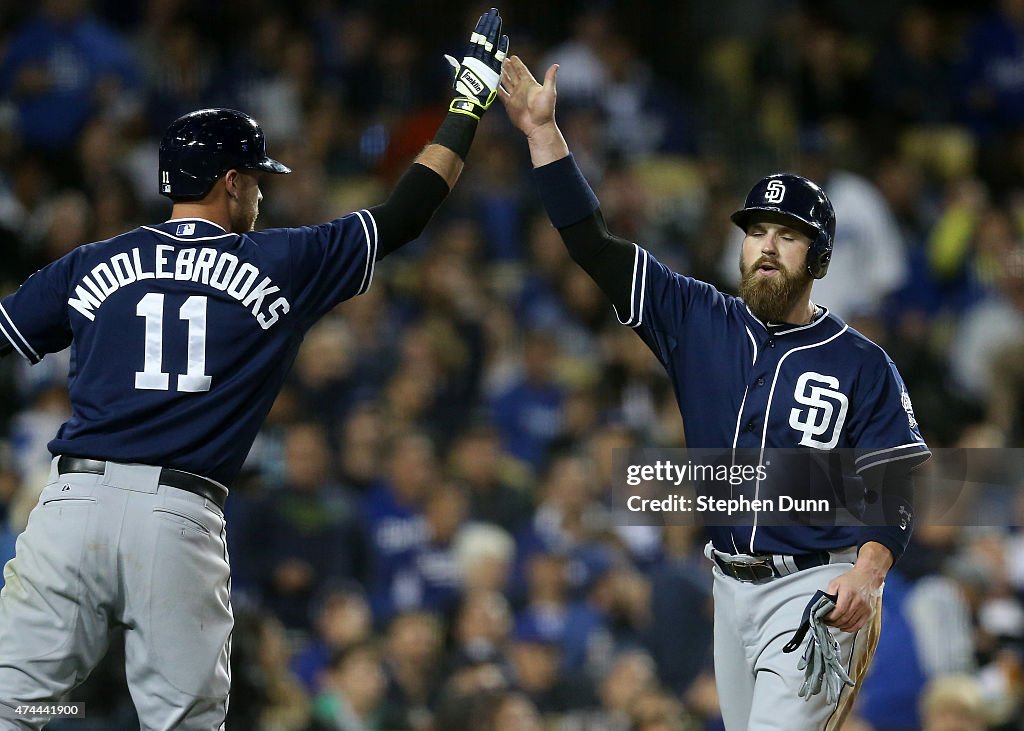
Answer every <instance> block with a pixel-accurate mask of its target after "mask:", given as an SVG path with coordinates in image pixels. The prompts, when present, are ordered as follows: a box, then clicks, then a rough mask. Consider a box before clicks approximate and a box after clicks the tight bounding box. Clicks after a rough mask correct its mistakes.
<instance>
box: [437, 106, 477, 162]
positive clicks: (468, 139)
mask: <svg viewBox="0 0 1024 731" xmlns="http://www.w3.org/2000/svg"><path fill="white" fill-rule="evenodd" d="M477 124H479V120H478V119H476V117H470V116H469V115H467V114H458V113H456V112H448V116H447V117H445V118H444V121H443V122H442V123H441V126H440V127H438V129H437V134H435V135H434V144H435V145H441V146H442V147H447V148H448V149H449V150H451V151H452V152H454V153H455V154H456V155H458V156H459V158H460V159H462V160H463V161H465V159H466V155H468V154H469V148H470V145H472V144H473V137H474V136H476V126H477Z"/></svg>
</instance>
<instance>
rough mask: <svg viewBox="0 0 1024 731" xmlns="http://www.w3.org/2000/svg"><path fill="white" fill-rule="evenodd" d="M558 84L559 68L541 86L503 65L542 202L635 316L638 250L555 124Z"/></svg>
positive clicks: (599, 279) (504, 96) (573, 251)
mask: <svg viewBox="0 0 1024 731" xmlns="http://www.w3.org/2000/svg"><path fill="white" fill-rule="evenodd" d="M557 80H558V65H557V64H556V65H554V66H552V67H551V68H549V69H548V71H547V73H546V74H545V75H544V83H543V84H539V83H537V80H536V79H535V78H534V77H533V74H531V73H530V70H529V69H528V68H526V65H525V64H524V63H523V62H522V60H521V59H520V58H519V57H518V56H512V57H510V58H509V59H508V60H507V61H506V62H505V64H504V66H503V67H502V73H501V87H500V88H499V91H498V96H500V97H501V101H502V103H503V104H504V105H505V110H506V111H507V112H508V116H509V119H510V120H512V124H514V125H515V126H516V127H517V128H518V129H519V130H520V131H521V132H522V133H523V134H525V135H526V139H527V141H528V143H529V146H530V160H531V161H532V162H533V167H534V171H533V172H534V181H535V182H536V184H537V188H538V190H539V192H540V197H541V201H542V202H543V203H544V207H545V209H546V210H547V212H548V217H549V218H550V219H551V223H552V224H553V225H554V226H555V228H557V229H558V232H559V233H560V234H561V235H562V241H563V242H564V243H565V246H566V248H567V249H568V250H569V255H570V256H571V257H572V258H573V261H575V262H576V263H577V264H579V265H580V266H581V267H582V268H583V269H584V271H586V272H587V274H589V275H590V276H591V278H592V279H593V280H594V281H595V282H596V283H597V285H598V286H599V287H600V288H601V290H602V291H603V292H604V293H605V295H606V296H607V297H608V299H609V300H611V303H612V304H613V305H615V308H616V309H617V310H618V311H619V312H629V311H630V299H631V296H630V293H631V289H632V284H633V264H634V260H635V258H636V247H635V246H634V245H633V244H632V243H630V242H629V241H626V240H625V239H620V238H619V237H617V236H615V235H613V234H611V233H610V232H609V231H608V227H607V226H606V225H605V222H604V217H603V216H602V215H601V209H600V204H599V203H598V200H597V196H595V195H594V192H593V191H592V190H591V188H590V185H589V184H588V183H587V181H586V179H585V178H584V177H583V173H581V172H580V169H579V168H578V167H577V166H576V161H575V160H574V159H573V157H572V155H570V154H569V147H568V145H566V143H565V138H564V137H563V136H562V132H561V130H559V129H558V124H557V123H556V122H555V99H556V97H557V95H558V93H557V89H556V82H557Z"/></svg>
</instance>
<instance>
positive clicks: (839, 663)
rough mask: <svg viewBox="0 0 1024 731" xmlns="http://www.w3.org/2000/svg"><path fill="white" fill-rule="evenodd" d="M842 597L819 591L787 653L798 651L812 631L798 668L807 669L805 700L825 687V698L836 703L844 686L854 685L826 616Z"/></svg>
mask: <svg viewBox="0 0 1024 731" xmlns="http://www.w3.org/2000/svg"><path fill="white" fill-rule="evenodd" d="M837 599H838V597H835V596H832V595H831V594H826V593H825V592H823V591H818V592H815V594H814V597H813V598H812V599H811V601H810V602H808V604H807V607H806V609H804V620H803V622H802V623H801V624H800V628H799V629H798V630H797V631H796V633H795V634H794V635H793V639H791V640H790V641H789V642H788V643H787V644H786V646H785V647H784V648H783V652H793V651H794V650H796V649H797V648H798V647H799V646H800V643H801V642H802V641H803V638H804V636H805V635H807V634H808V633H809V634H810V636H809V637H808V638H807V644H806V645H805V647H804V652H803V654H802V655H801V657H800V662H799V663H798V664H797V669H798V670H803V671H804V682H803V685H801V686H800V692H799V696H800V697H801V698H803V699H804V700H805V701H807V700H810V699H811V697H812V696H815V695H817V694H818V693H820V692H821V690H822V687H824V689H825V701H826V702H827V703H828V704H829V705H832V704H834V703H835V702H836V701H838V700H839V696H840V694H841V693H842V692H843V688H844V686H847V685H849V686H853V685H854V682H853V680H852V679H851V678H850V675H849V673H847V672H846V668H844V667H843V659H842V656H841V654H840V652H839V643H838V642H836V639H835V638H834V637H833V636H832V633H831V632H830V631H829V628H828V625H826V624H825V617H826V616H828V614H829V613H830V612H831V611H832V610H833V609H835V608H836V601H837Z"/></svg>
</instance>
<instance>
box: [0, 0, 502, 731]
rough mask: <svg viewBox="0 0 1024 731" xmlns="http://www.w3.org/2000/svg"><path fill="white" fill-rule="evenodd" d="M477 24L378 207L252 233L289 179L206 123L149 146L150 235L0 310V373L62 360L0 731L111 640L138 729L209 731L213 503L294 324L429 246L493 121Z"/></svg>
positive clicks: (492, 87)
mask: <svg viewBox="0 0 1024 731" xmlns="http://www.w3.org/2000/svg"><path fill="white" fill-rule="evenodd" d="M501 25H502V22H501V17H500V16H499V15H498V11H497V10H496V9H493V8H492V9H491V10H490V11H489V12H487V13H485V14H484V15H483V16H481V18H480V20H479V22H478V23H477V26H476V28H475V29H474V31H473V33H472V35H471V37H470V41H469V43H468V46H467V50H466V55H465V56H464V57H463V59H462V61H461V63H460V62H459V61H457V60H456V59H454V58H449V62H450V63H451V64H452V65H453V70H454V72H455V79H454V84H453V87H454V95H453V98H452V100H451V102H450V106H449V113H448V116H447V118H446V119H445V121H444V122H443V123H442V125H441V127H440V128H439V129H438V131H437V134H436V136H435V138H434V141H433V143H432V144H429V145H427V146H426V147H425V148H424V149H423V151H422V152H421V153H420V154H419V155H418V156H417V157H416V159H415V161H414V162H413V164H412V165H411V166H410V167H409V169H408V170H407V171H406V173H405V174H404V175H403V177H402V178H401V180H399V182H398V183H397V184H396V186H395V188H394V189H393V190H392V192H391V195H390V196H389V197H388V199H387V200H386V201H385V202H383V203H382V204H380V205H378V206H374V207H372V208H369V209H366V210H361V211H356V212H354V213H350V214H348V215H346V216H342V217H340V218H337V219H335V220H332V221H329V222H326V223H322V224H320V225H317V226H305V227H298V228H282V229H269V230H262V231H255V230H254V225H255V222H256V218H257V216H258V213H259V204H260V201H261V200H262V198H263V194H262V192H261V191H260V179H261V177H262V176H264V175H268V174H284V173H288V172H290V171H289V169H288V168H287V167H286V166H285V165H284V164H282V163H280V162H278V161H276V160H274V159H272V158H270V157H269V156H268V155H267V150H266V141H265V139H264V136H263V131H262V129H261V128H260V127H259V125H258V124H257V123H256V122H255V120H253V119H252V118H251V117H249V116H248V115H246V114H244V113H242V112H239V111H235V110H231V109H204V110H199V111H196V112H193V113H191V114H188V115H185V116H184V117H181V118H180V119H178V120H176V121H174V122H173V123H172V124H171V125H170V127H168V129H167V131H166V133H165V134H164V137H163V141H162V142H161V145H160V171H159V190H160V193H161V194H163V195H165V196H167V197H168V198H170V199H171V200H172V201H173V208H172V210H171V216H170V218H169V219H168V220H167V221H164V222H163V223H157V224H154V225H152V226H142V227H140V228H138V229H135V230H133V231H128V232H126V233H124V234H122V235H120V236H115V237H114V238H111V239H108V240H106V241H100V242H97V243H93V244H87V245H84V246H80V247H78V248H77V249H75V250H74V251H72V252H71V253H69V254H68V255H67V256H65V257H63V258H61V259H59V260H58V261H55V262H53V263H52V264H50V265H48V266H46V267H44V268H43V269H41V270H40V271H38V272H36V273H35V274H33V275H32V276H31V277H29V279H28V280H27V281H25V283H24V284H23V285H22V286H21V288H20V289H18V291H17V292H15V293H14V294H12V295H10V296H9V297H7V298H5V299H4V300H3V301H2V302H0V355H5V354H7V353H10V352H14V353H17V354H19V355H21V356H22V357H24V358H25V359H26V360H28V361H29V362H30V363H35V362H37V361H39V359H40V358H42V357H43V356H44V355H45V354H46V353H53V352H56V351H59V350H62V349H64V348H66V347H68V346H71V348H72V355H71V371H70V374H69V376H68V389H69V392H70V398H71V406H72V416H71V418H70V419H69V420H68V421H67V422H66V423H65V424H64V425H63V426H62V427H61V429H60V431H59V433H58V434H57V436H56V438H55V439H54V440H53V441H52V442H50V444H49V448H50V451H51V452H52V453H53V455H54V459H53V462H52V466H51V471H50V479H49V482H48V484H47V485H46V486H45V487H44V489H43V491H42V494H41V496H40V498H39V503H38V504H37V505H36V507H35V509H34V510H33V511H32V514H31V516H30V518H29V522H28V527H27V528H26V530H25V532H24V533H23V534H22V535H21V536H19V538H18V542H17V553H16V556H15V558H14V559H12V560H11V561H10V562H9V563H8V564H7V566H6V567H5V569H4V579H5V582H6V583H5V586H4V588H3V592H2V593H0V729H10V728H18V729H21V728H28V729H37V728H41V727H42V725H43V724H44V723H45V721H46V719H45V717H31V716H29V715H27V714H24V713H18V712H17V709H18V708H19V707H25V706H42V705H45V704H52V703H56V702H58V701H60V700H61V699H62V698H64V696H65V694H67V693H68V692H69V691H71V690H72V689H73V688H74V687H75V686H76V685H78V684H79V683H80V682H82V681H83V680H84V679H85V678H86V676H87V675H88V674H89V672H90V671H91V670H92V668H93V667H94V666H95V665H96V663H98V662H99V661H100V659H101V658H102V657H103V654H104V653H105V651H106V648H107V641H108V635H109V632H110V628H111V627H113V626H116V625H119V626H122V627H124V629H125V656H126V665H127V677H128V686H129V690H130V691H131V694H132V699H133V701H134V703H135V706H136V708H137V710H138V715H139V720H140V722H141V724H142V728H143V729H147V730H149V729H154V730H156V729H161V730H163V729H167V730H169V729H196V730H197V731H198V730H200V729H201V730H202V731H210V729H218V728H223V724H224V719H225V716H226V713H227V706H228V691H229V687H230V677H229V664H228V657H229V654H230V638H231V629H232V615H231V606H230V601H229V574H230V571H229V565H228V554H227V547H226V542H225V525H224V515H223V507H224V500H225V497H226V496H227V491H228V486H230V485H231V483H232V482H233V481H234V479H235V478H236V476H237V475H238V472H239V470H240V468H241V466H242V462H243V461H244V459H245V457H246V454H247V453H248V451H249V448H250V446H251V445H252V442H253V439H254V438H255V436H256V433H257V431H258V430H259V428H260V426H261V424H262V422H263V419H264V417H265V416H266V414H267V412H268V411H269V410H270V407H271V404H272V403H273V401H274V399H275V397H276V396H277V393H278V391H279V389H280V388H281V385H282V383H283V381H284V379H285V376H286V374H287V372H288V369H289V368H290V366H291V364H292V362H293V361H294V359H295V356H296V353H297V352H298V349H299V346H300V344H301V343H302V339H303V336H304V335H305V333H306V332H307V331H308V330H309V328H310V327H311V326H312V325H313V324H314V323H315V322H316V321H317V320H318V319H319V318H320V317H321V316H323V315H324V314H325V313H327V312H328V311H329V310H331V309H332V308H334V307H335V306H336V305H337V304H338V303H340V302H342V301H344V300H346V299H348V298H350V297H354V296H356V295H358V294H361V293H363V292H365V291H366V289H367V288H368V287H369V286H370V285H371V282H372V280H373V271H374V265H375V263H376V261H377V260H379V259H380V258H381V257H383V256H385V255H387V254H388V253H390V252H391V251H394V250H395V249H397V248H398V247H400V246H402V245H403V244H405V243H406V242H408V241H411V240H413V239H415V238H416V237H417V236H419V234H420V233H421V232H422V230H423V228H424V227H425V226H426V224H427V222H428V221H429V219H430V217H431V216H432V215H433V213H434V211H435V210H436V209H437V208H438V206H440V205H441V203H442V202H443V201H444V199H445V197H446V196H447V194H448V192H449V190H450V189H451V187H452V186H453V185H454V184H455V182H456V180H457V179H458V178H459V175H460V173H461V171H462V167H463V160H464V159H465V157H466V155H467V153H468V152H469V148H470V145H471V143H472V140H473V136H474V133H475V130H476V126H477V122H478V121H479V119H480V117H481V115H482V114H483V113H484V112H485V111H486V110H487V108H488V107H489V106H490V104H491V103H492V101H493V99H494V96H495V93H496V89H497V85H498V73H499V70H500V68H501V62H502V60H503V59H504V57H505V53H506V51H507V49H508V37H507V36H503V35H502V34H501Z"/></svg>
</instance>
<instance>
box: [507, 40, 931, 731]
mask: <svg viewBox="0 0 1024 731" xmlns="http://www.w3.org/2000/svg"><path fill="white" fill-rule="evenodd" d="M557 70H558V69H557V66H553V67H552V68H551V69H549V70H548V72H547V74H546V75H545V78H544V83H543V84H539V83H538V82H537V81H536V80H535V79H534V77H533V76H532V74H530V72H529V70H528V69H527V68H526V66H525V65H524V64H523V63H522V61H520V60H519V59H518V57H515V56H513V57H511V58H510V59H509V60H508V61H507V62H506V63H505V66H504V68H503V71H502V81H501V89H500V91H499V96H500V97H501V99H502V101H503V102H504V104H505V107H506V110H507V111H508V114H509V117H510V119H511V120H512V122H513V124H515V125H516V126H517V127H518V128H519V129H520V130H521V131H522V132H523V133H524V134H526V135H527V137H528V140H529V147H530V155H531V159H532V161H533V164H534V175H535V182H536V184H537V187H538V189H539V192H540V196H541V199H542V201H543V203H544V205H545V208H546V209H547V211H548V215H549V217H550V218H551V221H552V223H553V224H554V225H555V227H556V228H557V229H558V230H559V232H560V234H561V236H562V239H563V241H564V243H565V245H566V247H567V248H568V250H569V253H570V255H571V256H572V258H573V259H574V260H575V261H576V262H577V263H578V264H579V265H580V266H581V267H583V268H584V269H585V270H586V271H587V273H588V274H590V275H591V277H592V278H593V279H594V280H595V282H597V284H598V285H599V286H600V287H601V289H602V290H603V291H604V292H605V293H606V294H607V296H608V297H609V299H610V300H611V302H612V304H613V305H614V308H615V312H616V314H617V316H618V318H619V320H620V321H621V322H622V323H623V324H624V325H627V326H629V327H631V328H633V329H634V331H635V332H636V333H637V335H639V336H640V338H641V339H642V340H643V342H644V343H646V344H647V346H648V347H649V348H650V349H651V350H652V351H653V352H654V354H655V355H656V356H657V358H658V360H659V361H661V363H662V365H663V366H664V367H665V369H666V371H667V372H668V374H669V376H670V378H671V380H672V384H673V386H674V388H675V393H676V397H677V401H678V404H679V409H680V411H681V413H682V416H683V423H684V427H685V431H686V443H687V446H688V447H691V448H707V449H722V450H729V449H732V450H743V451H744V453H747V454H749V453H753V454H755V455H760V456H761V457H762V458H763V457H764V454H765V451H766V450H772V449H779V448H785V449H793V450H796V449H803V450H807V453H809V454H810V453H817V454H821V453H822V452H823V451H827V450H834V449H843V450H846V453H847V454H848V455H851V459H849V470H848V472H849V474H844V475H843V479H844V484H845V483H846V482H849V483H850V484H854V485H858V486H860V490H861V498H862V501H861V504H863V498H865V497H868V496H871V495H874V496H878V500H877V501H876V502H877V504H878V505H879V506H880V508H881V510H880V511H879V512H880V514H883V515H884V516H885V518H886V519H885V520H874V521H865V523H864V524H861V525H857V526H841V525H795V526H794V525H785V526H780V525H778V523H777V522H776V521H768V522H773V523H775V524H774V525H772V524H759V521H758V517H759V516H758V512H757V511H756V510H755V512H754V513H753V515H752V521H751V523H750V524H749V525H743V526H730V527H713V528H709V531H710V533H711V538H712V541H711V543H709V544H708V546H707V549H706V554H707V556H708V558H709V559H710V561H711V565H712V571H713V573H714V595H715V642H714V644H715V674H716V679H717V685H718V695H719V698H720V702H721V709H722V716H723V719H724V721H725V726H726V728H727V729H728V730H729V731H748V730H749V731H766V730H768V729H778V730H779V731H795V730H797V729H799V730H800V731H809V730H810V729H837V728H839V727H840V726H841V725H842V721H843V719H844V718H845V716H846V714H847V713H848V711H849V709H850V707H851V705H852V700H853V698H854V696H855V693H856V688H857V685H858V683H859V682H860V680H862V679H863V677H864V672H865V670H866V668H867V665H868V663H869V662H870V658H871V655H872V653H873V652H874V647H875V644H876V643H877V639H878V631H879V621H880V611H879V601H880V598H881V591H882V584H883V582H884V578H885V574H886V572H887V571H888V570H889V568H890V567H891V566H892V564H893V562H894V561H895V560H897V559H898V558H899V557H900V555H901V554H902V552H903V550H904V548H905V547H906V544H907V540H908V539H909V536H910V531H911V528H912V516H913V511H912V506H911V503H910V491H909V479H908V474H909V471H910V470H911V469H912V468H913V467H914V466H916V465H918V464H920V463H921V462H923V461H924V460H925V459H927V457H928V454H929V452H928V448H927V446H926V445H925V443H924V440H923V439H922V438H921V434H920V432H919V430H918V426H917V422H916V421H915V419H914V416H913V411H912V409H911V407H910V399H909V396H908V395H907V391H906V387H905V385H904V384H903V381H902V379H901V378H900V376H899V373H898V372H897V371H896V367H895V366H894V365H893V363H892V361H891V360H890V359H889V358H888V356H887V355H886V354H885V353H884V352H883V351H882V350H881V348H879V347H878V346H877V345H875V344H874V343H872V342H871V341H869V340H868V339H867V338H865V337H864V336H863V335H861V334H860V333H858V332H856V331H855V330H853V329H851V328H850V327H849V325H847V324H846V323H844V322H843V321H842V320H841V319H840V318H839V317H837V316H836V315H835V314H833V313H830V312H829V311H828V310H827V309H826V308H825V307H823V306H819V305H816V304H815V303H813V302H812V301H811V299H810V295H811V288H812V285H813V282H814V280H815V279H819V278H821V277H823V276H825V274H826V272H827V269H828V264H829V259H830V258H831V252H832V241H833V238H834V236H835V214H834V212H833V209H832V204H831V203H830V202H829V200H828V196H827V195H826V194H825V192H824V191H822V190H821V188H820V187H818V186H817V185H816V184H815V183H813V182H812V181H810V180H807V179H806V178H803V177H800V176H798V175H793V174H788V173H782V174H777V175H771V176H768V177H766V178H764V179H762V180H761V181H759V182H758V183H757V184H755V185H754V187H753V188H752V189H751V191H750V193H749V195H748V196H747V199H746V204H745V205H744V207H743V208H742V209H741V210H739V211H737V212H736V213H735V214H733V221H734V222H735V223H736V224H737V225H738V226H740V228H742V229H743V231H744V233H745V238H744V242H743V251H742V257H741V261H740V270H741V273H742V284H741V286H740V296H739V297H735V296H731V295H728V294H725V293H723V292H720V291H718V290H717V289H715V288H714V287H712V286H711V285H709V284H706V283H704V282H700V281H697V280H694V279H692V278H690V277H686V276H683V275H681V274H678V273H676V272H673V271H671V270H670V269H668V268H667V267H666V266H664V265H663V264H661V263H660V262H659V261H658V260H657V259H655V258H654V257H653V256H652V255H651V254H650V253H649V252H648V251H646V250H645V249H644V248H643V247H641V246H639V245H637V244H635V243H632V242H629V241H625V240H623V239H620V238H618V237H616V236H615V235H614V234H612V233H610V232H609V231H608V229H607V227H606V225H605V223H604V219H603V218H602V216H601V211H600V207H599V203H598V200H597V198H596V197H595V196H594V194H593V191H592V190H591V189H590V186H589V185H588V184H587V182H586V180H585V179H584V178H583V175H582V174H581V173H580V171H579V168H578V167H577V166H576V164H575V162H574V161H573V158H572V156H571V155H570V154H569V150H568V147H567V145H566V143H565V140H564V138H563V137H562V134H561V132H560V131H559V129H558V127H557V125H556V124H555V119H554V109H555V84H556V79H557ZM756 486H757V488H761V487H762V484H761V482H760V481H758V482H757V484H756ZM812 487H813V486H812ZM821 487H825V486H824V485H822V486H821ZM815 492H817V494H822V491H819V490H815ZM752 497H753V496H752ZM856 504H857V501H856V500H855V501H853V506H854V507H856ZM804 638H806V643H804ZM801 648H802V650H803V651H802V653H797V654H791V653H793V652H794V651H795V649H801Z"/></svg>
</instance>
